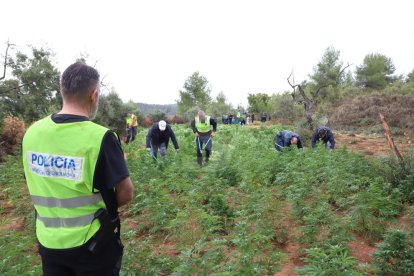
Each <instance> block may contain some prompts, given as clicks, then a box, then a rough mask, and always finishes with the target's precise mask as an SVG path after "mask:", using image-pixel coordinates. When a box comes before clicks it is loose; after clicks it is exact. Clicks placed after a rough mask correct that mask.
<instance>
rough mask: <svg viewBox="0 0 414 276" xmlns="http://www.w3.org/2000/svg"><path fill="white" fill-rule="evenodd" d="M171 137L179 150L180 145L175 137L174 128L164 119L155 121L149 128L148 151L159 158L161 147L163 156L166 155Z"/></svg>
mask: <svg viewBox="0 0 414 276" xmlns="http://www.w3.org/2000/svg"><path fill="white" fill-rule="evenodd" d="M170 138H171V141H172V142H173V144H174V148H175V150H176V151H178V149H179V147H178V143H177V139H176V138H175V134H174V131H173V130H172V128H171V127H170V126H169V125H168V124H167V123H166V122H165V121H164V120H161V121H159V122H158V123H154V124H153V125H152V127H151V128H150V129H149V130H148V134H147V142H146V146H147V151H148V152H150V153H152V155H153V156H154V157H155V158H157V153H158V149H159V150H160V155H161V157H164V156H165V154H166V153H167V149H168V143H169V141H170Z"/></svg>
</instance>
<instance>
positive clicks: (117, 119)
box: [96, 89, 128, 133]
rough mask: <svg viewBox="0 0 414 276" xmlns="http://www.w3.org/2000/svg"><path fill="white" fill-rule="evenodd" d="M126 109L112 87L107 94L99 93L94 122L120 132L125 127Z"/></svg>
mask: <svg viewBox="0 0 414 276" xmlns="http://www.w3.org/2000/svg"><path fill="white" fill-rule="evenodd" d="M127 111H128V109H127V106H126V105H125V104H124V103H123V102H122V100H121V98H120V97H119V95H118V93H117V92H116V91H115V90H114V89H112V90H111V92H109V94H104V95H101V96H100V98H99V109H98V113H97V115H96V122H97V123H98V124H102V125H104V126H106V127H108V128H110V129H112V130H115V131H116V132H118V133H122V132H123V131H124V129H125V116H124V115H125V113H126V112H127Z"/></svg>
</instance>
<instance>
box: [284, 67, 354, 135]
mask: <svg viewBox="0 0 414 276" xmlns="http://www.w3.org/2000/svg"><path fill="white" fill-rule="evenodd" d="M349 66H351V65H350V64H348V65H347V66H345V67H343V68H341V70H340V71H339V72H338V76H337V77H336V78H333V79H335V80H337V81H335V82H327V83H325V84H324V85H321V86H315V85H309V83H307V82H306V81H303V82H302V83H301V84H295V79H294V77H293V73H291V74H290V75H289V77H288V78H287V82H288V83H289V85H290V87H292V89H293V91H292V93H291V95H292V98H293V100H294V101H296V102H297V103H299V104H303V107H304V109H305V118H306V122H307V124H308V127H309V129H310V130H311V131H313V130H314V125H313V114H314V112H315V109H316V106H317V105H318V101H319V100H320V91H321V90H322V89H323V88H326V87H329V86H332V87H335V86H337V85H338V81H339V80H340V79H341V75H342V74H343V73H344V72H345V70H346V69H347V68H348V67H349Z"/></svg>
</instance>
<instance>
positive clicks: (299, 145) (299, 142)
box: [297, 136, 303, 149]
mask: <svg viewBox="0 0 414 276" xmlns="http://www.w3.org/2000/svg"><path fill="white" fill-rule="evenodd" d="M297 145H298V149H301V148H303V146H302V141H301V139H300V137H299V136H298V144H297Z"/></svg>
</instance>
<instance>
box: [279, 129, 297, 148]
mask: <svg viewBox="0 0 414 276" xmlns="http://www.w3.org/2000/svg"><path fill="white" fill-rule="evenodd" d="M291 145H296V146H297V147H298V149H301V148H303V146H302V141H301V139H300V136H299V134H297V133H294V132H292V131H290V130H282V131H279V132H278V133H277V134H276V137H275V148H276V150H277V151H281V150H282V149H283V148H290V146H291Z"/></svg>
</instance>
